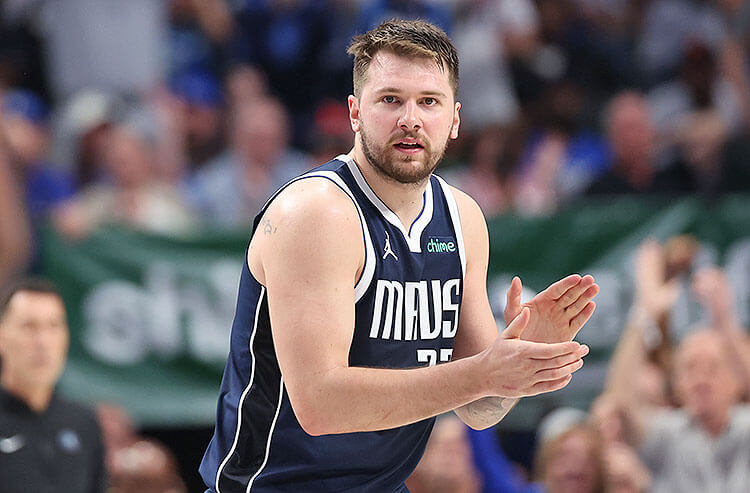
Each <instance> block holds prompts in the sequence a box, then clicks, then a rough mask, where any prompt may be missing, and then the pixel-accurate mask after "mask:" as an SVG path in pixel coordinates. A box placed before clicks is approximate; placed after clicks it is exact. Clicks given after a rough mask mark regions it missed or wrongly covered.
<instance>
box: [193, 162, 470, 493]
mask: <svg viewBox="0 0 750 493" xmlns="http://www.w3.org/2000/svg"><path fill="white" fill-rule="evenodd" d="M310 177H323V178H325V179H328V180H331V181H332V182H333V183H334V184H336V186H338V187H339V188H341V190H343V191H344V192H345V193H346V194H347V195H348V196H349V197H350V198H351V199H352V201H353V202H354V205H355V206H356V208H357V212H358V214H359V217H360V221H361V224H362V241H363V242H364V247H365V263H364V268H363V270H362V274H361V277H360V279H359V280H358V281H357V283H356V285H355V287H354V294H355V300H356V315H355V328H354V335H353V337H352V343H351V348H350V350H349V364H350V365H351V366H366V367H379V368H414V367H418V366H427V365H434V364H437V363H441V362H446V361H449V360H450V359H451V355H452V353H453V339H454V336H455V335H456V331H457V330H458V318H459V310H460V305H461V296H462V291H463V274H464V271H465V267H466V261H465V255H464V244H463V237H462V235H461V225H460V221H459V216H458V209H457V206H456V202H455V200H454V198H453V196H452V194H451V192H450V190H449V188H448V186H447V185H446V184H445V182H444V181H442V180H441V179H440V178H437V177H435V176H433V177H431V178H430V180H429V182H428V184H427V188H426V190H425V193H424V206H423V209H422V211H421V213H420V214H419V216H418V217H417V219H416V220H415V221H414V223H413V224H412V225H411V226H410V227H409V228H408V229H407V228H405V227H404V226H403V225H402V224H401V221H400V220H399V219H398V217H397V216H396V214H394V213H393V212H392V211H391V210H389V209H388V207H386V206H385V204H383V202H381V200H380V199H379V198H378V197H377V196H376V195H375V193H374V192H373V191H372V190H371V189H370V187H369V186H368V184H367V182H366V181H365V179H364V177H363V176H362V174H361V172H360V170H359V168H357V165H356V164H355V163H354V161H353V160H352V159H351V158H349V157H348V156H344V155H342V156H339V157H338V158H337V159H335V160H333V161H330V162H328V163H326V164H324V165H323V166H320V167H318V168H316V169H314V170H312V171H310V172H308V173H306V174H304V175H302V176H301V177H299V178H297V179H296V180H300V179H306V178H310ZM293 181H295V180H293ZM282 190H283V188H282ZM277 194H278V192H277ZM272 200H273V197H272V198H271V200H269V202H268V203H270V202H271V201H272ZM268 203H267V204H266V206H265V207H264V209H263V211H261V213H260V214H258V216H257V217H256V218H255V223H254V226H253V231H255V229H256V228H257V227H258V223H259V221H260V218H261V216H262V215H263V212H264V211H265V209H266V208H267V207H268ZM404 405H408V403H407V402H405V403H404ZM433 423H434V418H431V419H426V420H423V421H420V422H417V423H413V424H410V425H407V426H402V427H399V428H395V429H389V430H383V431H375V432H360V433H345V434H336V435H324V436H318V437H313V436H310V435H308V434H307V433H305V431H304V430H303V429H302V427H301V426H300V424H299V422H298V421H297V418H296V417H295V415H294V411H293V410H292V407H291V404H290V402H289V396H288V395H287V393H286V389H285V387H284V381H283V379H282V376H281V371H280V370H279V365H278V361H277V360H276V355H275V352H274V346H273V338H272V336H271V323H270V320H269V315H268V300H267V296H266V291H265V287H264V286H262V285H261V284H260V283H258V281H257V280H256V279H255V278H254V277H253V276H252V274H251V273H250V271H249V269H248V266H247V262H244V266H243V269H242V275H241V278H240V289H239V295H238V300H237V311H236V314H235V319H234V324H233V326H232V336H231V346H230V353H229V358H228V360H227V364H226V368H225V369H224V377H223V379H222V383H221V391H220V394H219V403H218V410H217V418H216V430H215V432H214V436H213V439H212V440H211V443H210V444H209V446H208V450H206V454H205V456H204V458H203V462H202V463H201V466H200V472H201V475H202V477H203V480H204V481H205V482H206V484H207V485H208V486H209V488H210V491H213V492H217V493H236V492H243V493H244V492H247V491H268V492H270V491H274V492H278V491H294V492H300V491H305V492H308V491H325V492H329V491H356V492H378V493H382V492H396V491H407V490H406V487H405V486H404V481H405V479H406V478H407V477H408V476H409V475H410V474H411V472H412V471H413V470H414V468H415V467H416V465H417V463H418V462H419V459H420V458H421V456H422V453H423V452H424V447H425V444H426V442H427V438H428V436H429V434H430V431H431V430H432V425H433Z"/></svg>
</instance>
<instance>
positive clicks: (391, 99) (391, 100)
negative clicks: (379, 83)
mask: <svg viewBox="0 0 750 493" xmlns="http://www.w3.org/2000/svg"><path fill="white" fill-rule="evenodd" d="M382 101H383V102H384V103H385V104H393V103H395V102H396V101H397V99H396V96H383V99H382Z"/></svg>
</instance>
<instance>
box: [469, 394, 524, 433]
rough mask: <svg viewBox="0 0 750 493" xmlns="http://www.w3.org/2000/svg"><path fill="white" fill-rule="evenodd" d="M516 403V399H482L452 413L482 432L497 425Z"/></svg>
mask: <svg viewBox="0 0 750 493" xmlns="http://www.w3.org/2000/svg"><path fill="white" fill-rule="evenodd" d="M518 401H519V399H517V398H516V399H512V398H508V397H483V398H481V399H478V400H476V401H474V402H470V403H468V404H465V405H463V406H461V407H458V408H456V409H454V412H455V413H456V415H457V416H458V417H459V418H461V421H463V422H464V423H466V424H467V425H469V426H470V427H472V428H474V429H475V430H484V429H485V428H489V427H490V426H495V425H496V424H497V423H499V422H500V421H501V420H502V419H503V418H504V417H505V415H507V414H508V413H509V412H510V410H511V409H513V407H514V406H515V405H516V404H517V403H518Z"/></svg>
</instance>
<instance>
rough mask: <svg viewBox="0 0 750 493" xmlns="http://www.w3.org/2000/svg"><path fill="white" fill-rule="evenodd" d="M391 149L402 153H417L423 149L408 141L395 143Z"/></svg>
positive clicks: (417, 143)
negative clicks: (393, 148)
mask: <svg viewBox="0 0 750 493" xmlns="http://www.w3.org/2000/svg"><path fill="white" fill-rule="evenodd" d="M393 147H395V148H396V149H399V150H400V151H403V152H418V151H421V150H422V149H424V146H423V145H422V144H420V143H419V142H416V141H408V140H402V141H399V142H396V143H395V144H394V145H393Z"/></svg>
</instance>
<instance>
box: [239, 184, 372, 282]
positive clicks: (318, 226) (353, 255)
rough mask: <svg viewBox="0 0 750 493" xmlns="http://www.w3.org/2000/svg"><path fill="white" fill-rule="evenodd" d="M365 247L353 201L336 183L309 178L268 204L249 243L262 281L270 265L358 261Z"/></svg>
mask: <svg viewBox="0 0 750 493" xmlns="http://www.w3.org/2000/svg"><path fill="white" fill-rule="evenodd" d="M362 245H363V242H362V227H361V225H360V219H359V215H358V213H357V208H356V206H355V204H354V202H353V201H352V199H351V198H350V197H349V196H348V195H347V194H346V192H344V191H343V190H342V189H341V188H339V187H338V186H337V185H336V184H335V183H333V182H332V181H330V180H328V179H326V178H322V177H310V178H305V179H302V180H298V181H296V182H294V183H292V184H290V185H289V186H288V187H286V188H285V189H284V190H282V191H281V192H280V193H279V194H278V195H277V196H276V197H275V198H274V199H273V201H272V202H271V203H270V204H269V206H268V208H267V209H266V211H265V213H264V214H263V217H262V218H261V221H260V224H259V225H258V228H257V229H256V231H255V234H254V235H253V239H252V241H251V243H250V249H249V250H248V264H249V266H250V269H251V271H252V272H253V274H254V275H255V276H256V278H258V280H259V281H261V283H263V280H264V279H265V270H266V269H267V268H268V266H269V265H274V264H279V263H283V264H286V265H288V266H298V267H299V266H302V267H308V268H313V267H316V266H317V267H319V268H321V269H325V268H326V267H327V266H329V264H331V263H332V262H341V263H343V264H344V265H349V264H352V263H354V264H358V263H359V258H360V257H361V258H363V257H364V247H363V246H362ZM309 262H314V263H315V264H316V265H308V263H309Z"/></svg>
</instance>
